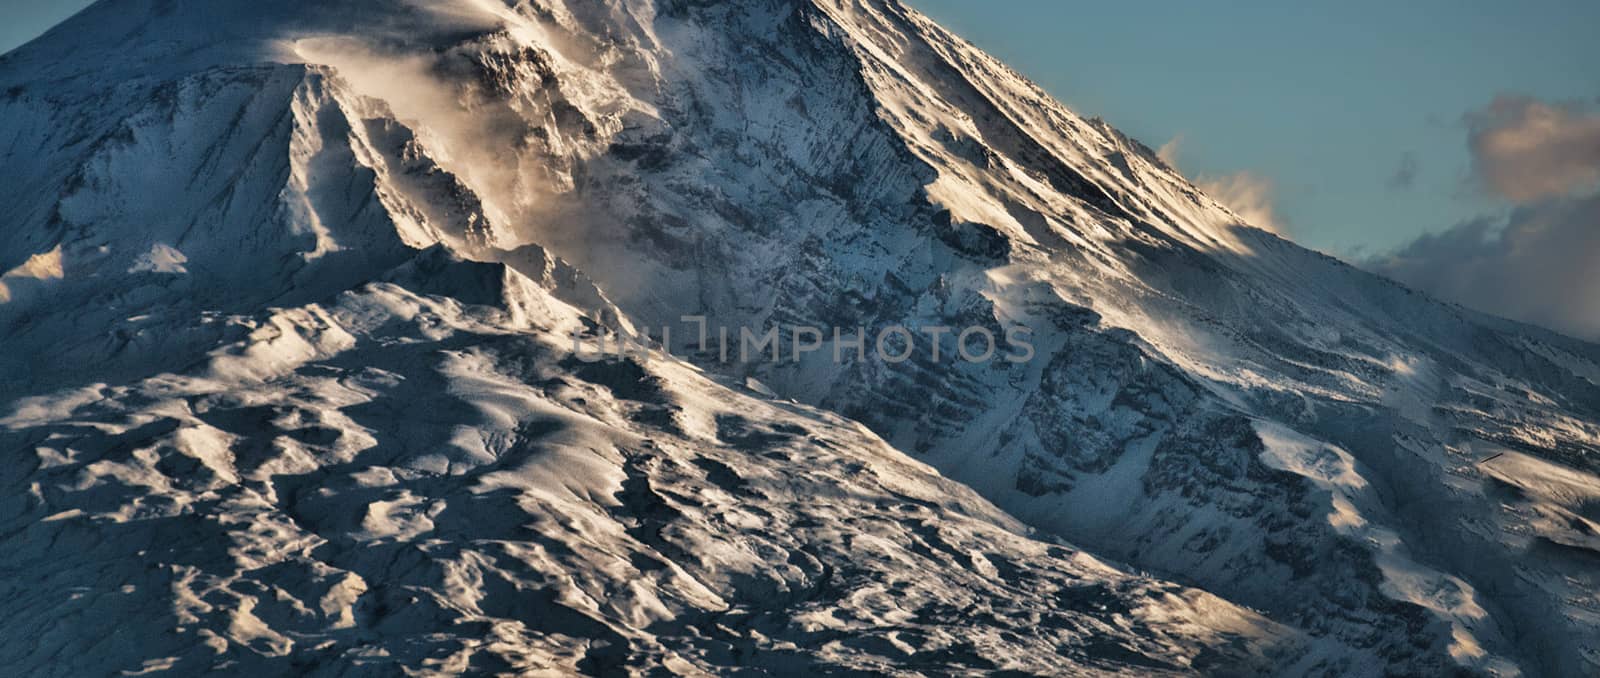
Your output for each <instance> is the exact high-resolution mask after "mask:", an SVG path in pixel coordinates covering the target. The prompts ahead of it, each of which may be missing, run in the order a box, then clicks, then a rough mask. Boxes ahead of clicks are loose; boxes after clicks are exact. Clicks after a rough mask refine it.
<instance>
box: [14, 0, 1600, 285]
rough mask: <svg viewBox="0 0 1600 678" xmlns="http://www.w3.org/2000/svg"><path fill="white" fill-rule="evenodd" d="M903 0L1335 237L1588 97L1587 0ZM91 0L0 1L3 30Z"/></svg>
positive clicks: (1354, 238) (1455, 178)
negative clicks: (1475, 153)
mask: <svg viewBox="0 0 1600 678" xmlns="http://www.w3.org/2000/svg"><path fill="white" fill-rule="evenodd" d="M909 1H910V2H911V4H912V5H913V6H916V7H917V8H919V9H921V10H922V11H924V12H926V13H928V14H930V15H931V16H933V17H934V18H936V19H939V20H940V21H941V23H944V24H945V25H946V26H948V27H950V28H951V29H953V30H955V31H956V32H957V33H960V34H961V35H963V36H965V37H966V38H968V39H970V40H972V41H973V42H975V43H977V44H978V45H979V46H980V47H982V48H984V49H986V50H988V51H989V52H991V53H993V54H995V55H996V56H999V57H1000V58H1001V59H1003V60H1004V61H1006V62H1007V63H1009V64H1011V65H1012V66H1014V67H1016V68H1017V69H1018V70H1020V71H1022V72H1023V73H1025V74H1027V75H1028V76H1029V77H1031V78H1033V79H1034V80H1035V81H1037V82H1039V83H1040V84H1041V85H1043V86H1044V87H1045V88H1046V89H1048V90H1049V91H1050V92H1052V93H1053V94H1055V95H1056V96H1057V97H1058V98H1060V99H1061V100H1063V101H1064V102H1066V103H1067V104H1068V105H1069V106H1071V107H1072V108H1073V109H1074V110H1076V111H1078V112H1079V113H1082V114H1086V115H1098V116H1100V117H1103V118H1105V119H1106V120H1108V121H1110V122H1111V123H1112V124H1114V125H1116V126H1118V127H1120V128H1122V129H1123V130H1124V131H1126V132H1128V133H1129V134H1132V135H1133V136H1135V137H1138V138H1139V139H1141V140H1143V141H1144V142H1145V143H1147V144H1149V145H1151V146H1152V147H1158V146H1161V145H1163V144H1165V143H1167V142H1168V141H1170V140H1172V139H1173V138H1175V137H1181V142H1180V144H1179V145H1178V156H1177V161H1178V165H1179V166H1180V167H1181V168H1182V169H1183V170H1184V172H1185V173H1186V174H1189V175H1190V176H1191V177H1194V176H1201V177H1213V178H1216V177H1223V176H1226V175H1231V174H1234V173H1236V172H1249V173H1251V174H1254V175H1256V176H1259V177H1264V178H1265V179H1267V180H1268V181H1270V183H1271V185H1272V188H1273V190H1272V198H1273V201H1274V202H1275V204H1276V211H1277V213H1278V214H1279V216H1280V217H1281V218H1282V219H1283V220H1284V221H1286V222H1287V224H1286V226H1285V229H1286V230H1287V231H1288V233H1289V234H1290V236H1291V237H1293V238H1294V239H1295V240H1298V241H1300V242H1302V243H1304V244H1306V245H1309V246H1312V247H1316V248H1318V249H1322V250H1324V251H1327V252H1330V253H1333V254H1340V255H1345V256H1352V255H1355V254H1359V253H1367V254H1372V253H1379V252H1385V251H1389V250H1393V249H1395V248H1397V247H1400V246H1402V245H1404V244H1405V243H1408V242H1410V241H1412V240H1413V239H1415V238H1416V237H1417V236H1419V235H1421V234H1423V233H1427V232H1438V231H1442V230H1445V229H1447V228H1449V227H1451V226H1453V225H1455V224H1457V223H1460V222H1463V221H1466V220H1469V219H1471V218H1474V217H1477V216H1480V215H1483V214H1485V213H1490V212H1493V211H1494V210H1496V209H1501V208H1502V207H1503V206H1501V205H1498V204H1496V203H1495V202H1494V200H1493V199H1491V198H1487V197H1484V196H1483V195H1482V194H1481V193H1480V192H1477V191H1474V190H1472V188H1471V187H1470V186H1469V178H1470V176H1471V174H1470V166H1471V164H1470V155H1469V153H1468V150H1467V145H1466V126H1465V124H1464V123H1463V116H1464V115H1465V114H1467V113H1468V112H1471V111H1477V110H1481V109H1483V108H1484V107H1485V106H1486V105H1488V103H1489V102H1490V101H1491V100H1492V99H1493V98H1494V97H1495V96H1496V95H1499V94H1506V93H1517V94H1525V95H1530V96H1533V97H1535V98H1538V99H1543V100H1547V101H1568V100H1580V99H1582V100H1588V101H1591V102H1592V101H1594V100H1595V99H1596V97H1600V39H1597V38H1596V27H1600V3H1596V2H1593V1H1592V0H1586V1H1579V0H1533V1H1531V2H1518V3H1510V2H1488V1H1484V0H1454V1H1451V0H1413V1H1411V2H1398V3H1397V2H1377V1H1374V0H1354V1H1347V2H1338V3H1334V2H1325V3H1288V2H1281V0H1271V1H1268V0H1234V1H1232V2H1227V3H1202V2H1182V1H1173V0H1167V1H1162V2H1156V1H1154V0H1119V1H1118V2H1094V3H1085V2H1065V1H1062V0H993V1H989V2H974V1H973V0H909ZM87 4H88V2H86V1H84V0H55V1H47V0H0V17H4V19H5V20H4V21H0V49H4V50H9V49H10V48H12V47H15V46H16V45H18V44H20V43H21V42H24V41H26V40H27V39H29V38H31V37H32V36H34V35H37V34H38V33H40V32H42V31H43V30H45V29H46V28H48V27H49V26H50V25H52V24H54V23H56V22H57V21H60V20H61V19H63V18H65V17H66V16H69V15H70V14H72V13H73V12H75V11H77V10H78V9H80V8H82V7H83V6H85V5H87ZM1408 157H1409V158H1410V160H1409V161H1408V160H1406V159H1405V158H1408ZM1403 164H1408V165H1409V166H1410V167H1412V168H1413V169H1414V172H1413V174H1414V180H1413V181H1412V182H1411V183H1410V184H1409V185H1408V186H1399V185H1395V182H1393V181H1392V179H1393V178H1394V177H1395V176H1396V174H1397V173H1398V172H1399V171H1400V170H1401V168H1402V165H1403Z"/></svg>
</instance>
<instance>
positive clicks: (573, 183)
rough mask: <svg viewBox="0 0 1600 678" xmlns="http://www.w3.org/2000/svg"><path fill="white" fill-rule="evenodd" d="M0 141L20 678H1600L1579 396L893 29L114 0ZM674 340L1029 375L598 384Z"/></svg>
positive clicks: (737, 15)
mask: <svg viewBox="0 0 1600 678" xmlns="http://www.w3.org/2000/svg"><path fill="white" fill-rule="evenodd" d="M1083 77H1092V73H1085V74H1083ZM0 120H3V121H4V127H3V128H0V149H3V153H4V159H5V162H4V163H3V164H0V185H4V186H7V187H8V194H7V196H6V201H5V204H4V205H0V217H3V220H4V222H5V223H6V224H7V226H6V228H5V229H3V230H0V272H3V273H0V342H3V344H0V345H3V347H4V350H3V351H0V379H3V380H0V384H3V386H0V454H4V455H5V457H4V460H3V462H4V463H3V464H0V469H3V470H0V547H3V548H0V601H3V602H0V667H5V669H6V671H5V672H6V673H13V674H18V675H94V674H105V673H117V672H129V673H137V672H139V671H144V670H159V669H172V670H175V671H178V672H180V673H199V672H203V671H206V670H209V669H220V670H228V671H235V672H260V673H270V674H282V673H305V674H319V673H321V674H329V675H332V674H348V673H362V672H366V673H371V674H373V675H392V674H394V673H396V672H397V671H402V670H403V671H409V672H413V673H441V674H444V673H456V672H462V671H478V672H490V673H494V672H501V673H540V672H544V673H550V674H558V675H559V674H568V673H572V672H588V673H601V674H608V673H613V672H621V671H625V670H631V671H636V672H641V673H642V672H648V671H652V670H664V671H667V672H672V673H677V674H682V675H698V674H700V673H703V672H712V673H718V672H725V671H731V670H733V669H735V668H737V667H745V668H748V669H752V670H765V671H767V672H770V673H776V674H783V675H814V674H819V673H827V672H837V671H860V672H867V673H884V674H916V673H937V674H961V673H981V672H985V671H998V670H1015V671H1021V672H1026V673H1031V674H1040V675H1055V674H1073V673H1079V674H1100V673H1113V674H1114V673H1118V672H1123V673H1132V674H1161V673H1163V672H1172V673H1203V674H1221V675H1241V674H1242V675H1253V674H1259V673H1276V674H1282V675H1328V676H1335V675H1377V674H1382V673H1384V672H1389V673H1392V674H1398V675H1442V674H1446V673H1449V672H1452V671H1456V670H1465V671H1468V672H1476V673H1481V674H1488V675H1501V676H1512V675H1530V676H1571V675H1588V674H1592V673H1596V672H1600V640H1597V639H1600V598H1597V596H1600V593H1597V591H1600V582H1597V581H1596V580H1597V579H1600V567H1597V565H1600V536H1597V535H1600V508H1597V507H1600V479H1597V478H1596V473H1597V472H1600V425H1597V421H1600V348H1596V347H1595V346H1593V345H1589V344H1584V343H1581V342H1577V341H1574V340H1571V339H1567V338H1564V337H1560V336H1557V335H1554V334H1551V333H1548V332H1544V331H1540V330H1536V329H1532V328H1527V327H1523V326H1519V325H1515V324H1512V323H1509V322H1506V321H1502V320H1498V319H1494V318H1491V317H1487V316H1483V315H1479V314H1475V313H1472V312H1469V311H1466V310H1463V309H1460V308H1458V307H1454V306H1449V305H1444V304H1440V303H1438V302H1435V301H1433V300H1431V299H1428V298H1426V297H1424V296H1421V295H1418V294H1414V293H1412V292H1410V291H1409V290H1406V289H1404V288H1402V287H1399V286H1397V285H1394V284H1392V283H1389V282H1387V281H1384V280H1382V279H1380V278H1376V277H1373V276H1370V275H1367V274H1364V273H1361V272H1359V271H1356V270H1354V269H1351V268H1349V267H1347V266H1345V265H1343V264H1341V263H1339V262H1337V261H1334V260H1332V259H1329V258H1326V257H1322V256H1320V255H1317V254H1315V253H1312V252H1308V251H1306V250H1303V249H1301V248H1299V247H1296V246H1295V245H1293V244H1291V243H1288V242H1286V241H1283V240H1281V239H1279V238H1277V237H1275V236H1273V235H1271V234H1268V233H1265V232H1263V231H1259V230H1256V229H1253V228H1249V227H1248V226H1247V225H1245V224H1241V223H1239V219H1238V217H1237V216H1235V215H1233V214H1231V213H1230V212H1228V211H1227V210H1226V209H1225V208H1223V207H1222V206H1220V205H1219V204H1217V203H1216V202H1214V201H1213V200H1211V199H1210V198H1208V197H1206V196H1205V195H1203V194H1202V193H1200V192H1199V191H1198V190H1196V189H1195V188H1194V187H1193V186H1191V185H1190V184H1189V183H1188V182H1187V181H1185V180H1184V179H1183V178H1182V177H1180V176H1178V175H1177V174H1176V173H1174V172H1173V171H1172V170H1171V168H1168V167H1166V166H1165V165H1164V164H1163V163H1161V162H1160V161H1159V160H1158V159H1157V158H1156V157H1155V155H1154V153H1152V152H1151V151H1149V150H1148V149H1146V148H1145V147H1144V146H1142V145H1140V144H1139V143H1138V142H1136V141H1134V140H1132V139H1129V138H1127V137H1125V136H1123V135H1121V134H1120V133H1118V132H1117V131H1116V130H1115V129H1113V128H1111V127H1110V126H1109V125H1106V124H1105V123H1102V122H1100V121H1098V120H1089V119H1084V118H1081V117H1079V116H1077V115H1075V114H1073V113H1072V112H1070V111H1068V110H1067V109H1065V108H1063V107H1062V106H1060V105H1059V104H1057V103H1056V102H1054V101H1052V100H1051V99H1050V98H1049V97H1048V96H1047V95H1045V94H1044V93H1043V92H1042V91H1040V90H1039V89H1038V88H1037V87H1035V86H1034V85H1032V84H1031V83H1029V82H1027V81H1026V80H1024V79H1022V78H1021V77H1020V76H1018V75H1016V74H1015V73H1014V72H1012V71H1010V70H1009V69H1007V68H1006V67H1004V66H1003V65H1001V64H999V63H998V62H996V61H994V60H993V59H992V58H990V57H988V56H987V55H985V54H983V53H981V52H979V51H978V50H976V49H974V48H973V47H972V46H970V45H969V44H967V43H965V42H963V41H961V40H960V39H959V38H956V37H955V36H952V35H950V34H949V33H947V32H945V31H944V30H943V29H941V28H939V27H938V26H936V25H934V24H933V23H931V22H930V21H928V20H927V19H926V18H924V17H922V16H920V15H918V14H916V13H915V12H914V11H912V10H909V9H907V8H905V7H903V6H901V5H899V4H898V3H895V2H893V1H892V0H857V1H845V0H743V1H740V2H727V3H702V2H685V1H669V0H658V1H655V2H650V1H646V0H609V1H596V0H572V1H570V2H568V1H565V0H535V1H531V2H529V1H523V2H501V1H499V0H452V1H450V2H428V3H423V2H414V3H412V2H403V1H399V0H392V1H380V0H343V1H337V2H335V1H326V2H313V3H294V4H289V3H254V2H243V1H242V0H229V1H225V2H199V1H198V0H115V1H113V0H104V1H102V2H100V3H98V4H96V5H94V6H92V7H91V8H90V9H88V10H86V11H85V12H84V13H83V14H80V15H79V16H78V17H75V18H74V19H72V20H70V21H69V22H67V23H66V24H64V25H62V26H60V27H58V28H57V29H55V30H53V31H52V32H50V33H49V34H47V35H46V36H44V37H43V38H41V39H40V40H38V41H35V42H34V43H32V44H30V45H28V46H25V47H23V48H21V49H19V50H18V51H16V52H13V53H11V54H8V55H6V56H5V57H0ZM689 314H694V315H703V316H706V317H708V319H709V322H710V323H711V324H712V325H713V326H716V325H726V326H729V327H735V328H737V327H741V326H744V327H750V328H752V329H760V328H763V327H765V326H768V325H771V324H779V325H784V326H792V325H801V324H804V325H815V326H818V327H822V328H833V327H839V328H845V329H846V330H853V329H854V328H856V327H867V328H870V329H874V330H875V329H880V328H884V327H889V326H895V325H905V326H911V327H932V326H951V327H970V326H985V327H991V328H993V329H994V331H995V332H996V334H1003V333H1004V331H1005V330H1007V329H1013V328H1016V327H1019V326H1025V327H1027V328H1030V329H1032V330H1033V333H1034V343H1035V345H1036V347H1037V349H1038V350H1037V356H1036V357H1035V359H1034V360H1032V361H1030V362H1026V363H1021V364H1012V363H1008V362H1003V361H1000V362H994V363H989V364H983V365H972V364H963V363H959V362H956V361H953V360H950V359H949V356H952V355H955V353H956V351H955V349H956V347H955V344H954V337H953V336H952V337H947V338H946V340H945V341H946V343H945V344H944V345H943V346H942V347H941V348H942V349H943V350H942V353H943V354H944V355H945V356H946V359H945V360H943V361H935V360H933V359H932V358H931V354H930V352H929V351H927V349H928V348H931V347H929V346H922V347H921V348H922V349H923V350H921V351H919V353H918V355H917V357H916V358H915V359H913V360H912V361H910V362H907V363H903V364H887V363H883V362H878V361H874V360H855V361H846V362H844V363H843V364H835V363H833V362H831V361H829V360H827V356H831V355H832V354H833V351H831V350H829V349H831V348H832V347H825V348H824V350H822V351H820V352H818V353H815V354H812V357H811V358H810V359H808V360H805V361H801V362H799V363H790V362H783V363H779V364H768V363H761V364H749V365H738V366H729V365H723V364H719V363H717V361H715V360H712V359H710V358H709V357H708V356H707V355H706V353H705V351H703V350H701V349H703V348H704V347H699V346H695V345H692V343H691V342H690V341H689V340H688V339H686V337H690V336H692V335H693V333H692V332H690V331H687V329H688V328H687V327H684V326H682V325H677V326H678V327H680V328H682V329H680V330H678V331H676V332H675V333H674V334H673V336H672V337H671V338H670V339H669V338H666V337H659V338H660V339H661V340H664V341H667V342H668V343H667V345H664V346H662V345H660V344H659V343H658V344H657V349H656V350H655V352H654V353H653V354H651V355H650V356H648V357H644V356H637V355H634V356H628V355H616V354H612V355H608V356H606V357H605V358H604V359H603V360H601V361H599V362H594V363H590V362H585V361H584V360H581V359H579V357H578V356H575V355H573V354H572V348H573V346H572V342H571V337H572V336H574V335H582V336H583V337H585V338H587V339H589V340H598V339H599V338H601V337H615V336H617V335H635V334H640V333H644V332H647V331H650V330H646V329H644V328H658V327H661V326H663V325H676V324H677V323H678V322H679V320H678V319H679V318H680V316H683V315H689ZM658 336H659V335H658ZM785 348H787V346H786V347H785ZM783 353H784V355H788V351H787V350H785V351H784V352H783ZM846 355H849V352H846ZM674 356H677V357H674ZM858 422H859V423H858ZM947 478H948V479H947Z"/></svg>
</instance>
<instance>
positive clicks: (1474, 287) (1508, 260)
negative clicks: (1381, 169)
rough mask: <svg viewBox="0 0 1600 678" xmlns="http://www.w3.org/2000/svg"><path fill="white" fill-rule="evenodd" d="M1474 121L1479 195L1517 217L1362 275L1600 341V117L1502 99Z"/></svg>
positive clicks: (1410, 249) (1477, 222)
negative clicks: (1493, 199) (1507, 206)
mask: <svg viewBox="0 0 1600 678" xmlns="http://www.w3.org/2000/svg"><path fill="white" fill-rule="evenodd" d="M1465 120H1466V122H1467V129H1468V134H1467V147H1468V150H1470V151H1471V153H1472V163H1473V172H1474V175H1475V176H1476V178H1477V180H1478V186H1479V188H1480V189H1481V190H1482V191H1484V192H1486V193H1488V194H1489V195H1491V196H1493V197H1497V198H1502V199H1505V200H1508V201H1510V202H1511V203H1512V207H1511V209H1510V210H1509V212H1507V213H1506V214H1504V215H1500V216H1484V217H1479V218H1477V219H1472V220H1469V221H1465V222H1462V223H1460V224H1457V225H1456V226H1455V227H1453V228H1451V229H1449V230H1446V231H1444V232H1442V233H1437V234H1432V235H1425V236H1423V237H1421V238H1418V239H1417V240H1415V241H1413V242H1412V243H1411V244H1409V245H1406V246H1405V247H1402V248H1400V249H1399V250H1396V251H1395V252H1394V253H1392V254H1389V255H1385V256H1380V257H1375V258H1372V259H1369V260H1367V261H1366V262H1364V263H1363V265H1364V266H1365V267H1367V268H1369V269H1371V270H1373V271H1376V272H1378V273H1382V274H1384V275H1387V276H1389V277H1391V278H1394V279H1395V280H1399V281H1400V282H1403V283H1406V284H1408V285H1410V286H1412V287H1415V288H1417V289H1420V290H1423V291H1426V292H1428V293H1430V294H1433V295H1435V296H1438V297H1440V298H1443V299H1449V300H1451V301H1456V302H1459V303H1461V304H1463V305H1466V306H1470V307H1473V308H1476V309H1479V310H1482V311H1487V312H1490V313H1494V314H1498V315H1502V316H1505V317H1508V318H1512V319H1515V320H1521V321H1524V322H1530V323H1535V324H1539V325H1544V326H1546V327H1549V328H1551V329H1555V330H1557V331H1560V332H1565V333H1567V334H1570V335H1573V336H1576V337H1581V338H1584V339H1589V340H1592V341H1593V340H1600V186H1597V184H1600V114H1597V113H1596V112H1595V111H1593V110H1591V109H1589V108H1588V107H1587V106H1585V105H1583V104H1551V103H1546V102H1541V101H1538V100H1535V99H1531V98H1528V97H1519V96H1501V97H1498V98H1496V99H1495V100H1494V101H1493V102H1491V103H1490V104H1489V105H1488V106H1487V107H1485V108H1484V109H1483V110H1481V111H1475V112H1473V113H1469V114H1468V115H1467V116H1466V118H1465ZM1402 169H1404V167H1403V166H1402Z"/></svg>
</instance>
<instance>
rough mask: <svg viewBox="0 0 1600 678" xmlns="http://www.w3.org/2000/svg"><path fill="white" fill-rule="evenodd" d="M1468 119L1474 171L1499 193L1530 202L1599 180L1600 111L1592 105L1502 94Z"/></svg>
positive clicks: (1515, 199) (1494, 191) (1506, 196)
mask: <svg viewBox="0 0 1600 678" xmlns="http://www.w3.org/2000/svg"><path fill="white" fill-rule="evenodd" d="M1466 122H1467V127H1468V129H1469V130H1470V137H1469V141H1468V143H1469V145H1470V147H1471V150H1472V159H1473V171H1474V173H1475V175H1476V176H1477V178H1478V179H1479V181H1481V182H1482V185H1483V187H1484V188H1486V189H1488V190H1490V191H1492V192H1493V193H1495V194H1497V195H1499V196H1501V197H1504V198H1508V199H1510V200H1513V201H1515V202H1530V201H1534V200H1538V199H1541V198H1549V197H1554V196H1560V195H1566V194H1569V193H1571V192H1573V191H1576V190H1579V189H1587V188H1592V187H1594V185H1595V184H1596V183H1600V110H1596V108H1595V107H1593V106H1590V105H1586V104H1582V103H1558V104H1549V103H1545V102H1542V101H1539V100H1536V99H1532V98H1529V97H1524V96H1500V97H1497V98H1496V99H1495V100H1494V101H1493V102H1491V103H1490V104H1489V106H1488V107H1487V108H1485V109H1483V110H1481V111H1475V112H1473V113H1469V114H1467V116H1466Z"/></svg>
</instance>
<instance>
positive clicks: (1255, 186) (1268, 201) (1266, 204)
mask: <svg viewBox="0 0 1600 678" xmlns="http://www.w3.org/2000/svg"><path fill="white" fill-rule="evenodd" d="M1182 150H1183V135H1181V134H1180V135H1178V136H1175V137H1173V138H1172V140H1171V141H1168V142H1167V143H1165V144H1162V145H1161V148H1159V149H1156V157H1158V158H1160V159H1161V161H1162V162H1164V163H1167V165H1168V166H1169V167H1172V168H1173V169H1177V168H1178V156H1179V154H1180V152H1181V151H1182ZM1180 171H1181V170H1180ZM1194 185H1195V186H1197V187H1198V188H1199V189H1200V190H1201V191H1203V192H1205V194H1206V195H1209V196H1211V197H1212V199H1214V200H1216V201H1217V202H1219V203H1222V204H1223V206H1225V207H1227V208H1228V209H1229V210H1232V211H1233V213H1234V214H1237V215H1239V218H1240V219H1241V220H1242V221H1244V222H1245V223H1246V224H1248V225H1250V226H1254V227H1256V228H1259V229H1262V230H1264V231H1272V232H1273V233H1277V234H1280V235H1282V234H1284V233H1285V232H1286V226H1287V222H1286V221H1285V220H1284V219H1283V218H1282V217H1281V216H1280V215H1279V214H1278V210H1277V207H1276V206H1275V204H1274V200H1273V195H1274V193H1275V192H1276V188H1275V186H1274V184H1273V183H1272V180H1271V179H1269V178H1267V177H1264V176H1261V175H1259V174H1256V173H1254V172H1249V171H1244V172H1235V173H1233V174H1226V175H1222V176H1206V175H1200V176H1197V177H1195V178H1194Z"/></svg>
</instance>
